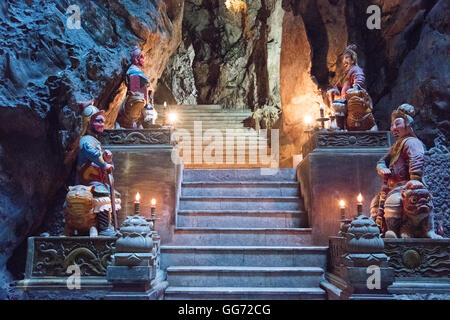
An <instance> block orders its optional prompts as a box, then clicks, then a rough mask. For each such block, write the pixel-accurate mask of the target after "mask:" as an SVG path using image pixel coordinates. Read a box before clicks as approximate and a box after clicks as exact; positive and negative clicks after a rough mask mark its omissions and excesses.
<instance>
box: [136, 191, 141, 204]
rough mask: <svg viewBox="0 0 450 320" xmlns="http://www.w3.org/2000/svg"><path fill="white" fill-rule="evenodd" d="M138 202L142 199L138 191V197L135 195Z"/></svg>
mask: <svg viewBox="0 0 450 320" xmlns="http://www.w3.org/2000/svg"><path fill="white" fill-rule="evenodd" d="M135 200H136V202H139V200H141V195H140V194H139V192H138V193H136V197H135Z"/></svg>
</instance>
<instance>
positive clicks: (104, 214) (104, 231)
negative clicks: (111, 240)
mask: <svg viewBox="0 0 450 320" xmlns="http://www.w3.org/2000/svg"><path fill="white" fill-rule="evenodd" d="M97 225H98V231H99V232H98V235H99V236H105V237H115V236H116V231H114V228H113V227H112V225H111V214H110V212H109V211H106V210H104V211H100V212H99V213H97Z"/></svg>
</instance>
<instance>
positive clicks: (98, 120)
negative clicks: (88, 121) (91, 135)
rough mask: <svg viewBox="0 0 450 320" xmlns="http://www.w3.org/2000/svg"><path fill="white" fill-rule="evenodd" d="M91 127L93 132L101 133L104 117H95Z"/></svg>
mask: <svg viewBox="0 0 450 320" xmlns="http://www.w3.org/2000/svg"><path fill="white" fill-rule="evenodd" d="M92 127H93V129H94V131H95V132H97V133H101V132H103V130H104V129H105V117H103V116H102V115H98V116H96V117H95V119H94V121H93V122H92Z"/></svg>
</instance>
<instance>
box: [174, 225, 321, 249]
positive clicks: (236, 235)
mask: <svg viewBox="0 0 450 320" xmlns="http://www.w3.org/2000/svg"><path fill="white" fill-rule="evenodd" d="M186 243H189V244H190V245H205V246H214V245H224V246H309V245H311V244H312V242H311V228H187V227H175V228H174V234H173V238H172V240H171V241H170V243H168V244H170V245H185V244H186Z"/></svg>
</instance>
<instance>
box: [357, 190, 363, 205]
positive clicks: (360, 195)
mask: <svg viewBox="0 0 450 320" xmlns="http://www.w3.org/2000/svg"><path fill="white" fill-rule="evenodd" d="M356 200H357V201H358V203H362V201H363V197H362V194H361V192H360V193H359V194H358V196H357V197H356Z"/></svg>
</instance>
